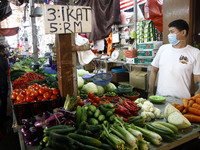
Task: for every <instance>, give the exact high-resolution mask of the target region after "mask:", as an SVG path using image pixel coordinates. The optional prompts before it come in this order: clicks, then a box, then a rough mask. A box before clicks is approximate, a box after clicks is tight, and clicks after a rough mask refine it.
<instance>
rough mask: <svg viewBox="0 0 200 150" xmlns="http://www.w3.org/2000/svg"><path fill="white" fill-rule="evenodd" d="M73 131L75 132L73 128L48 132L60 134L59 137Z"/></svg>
mask: <svg viewBox="0 0 200 150" xmlns="http://www.w3.org/2000/svg"><path fill="white" fill-rule="evenodd" d="M75 130H76V128H75V127H71V128H68V129H54V130H51V131H50V132H55V133H57V134H60V135H67V134H68V133H70V132H74V131H75Z"/></svg>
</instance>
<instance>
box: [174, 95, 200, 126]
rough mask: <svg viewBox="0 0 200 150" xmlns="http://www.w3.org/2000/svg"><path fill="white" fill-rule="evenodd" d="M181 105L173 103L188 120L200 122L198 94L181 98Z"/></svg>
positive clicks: (199, 99)
mask: <svg viewBox="0 0 200 150" xmlns="http://www.w3.org/2000/svg"><path fill="white" fill-rule="evenodd" d="M182 103H183V104H182V105H181V104H176V103H174V104H173V105H174V107H175V108H177V109H178V110H179V111H180V112H181V113H182V114H183V115H184V117H186V118H187V119H188V120H189V121H190V122H197V123H199V122H200V94H197V95H195V96H193V97H191V98H189V99H186V98H184V99H182Z"/></svg>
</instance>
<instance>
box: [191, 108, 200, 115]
mask: <svg viewBox="0 0 200 150" xmlns="http://www.w3.org/2000/svg"><path fill="white" fill-rule="evenodd" d="M188 110H189V112H191V113H193V114H195V115H200V110H198V109H196V108H193V107H190V108H189V109H188Z"/></svg>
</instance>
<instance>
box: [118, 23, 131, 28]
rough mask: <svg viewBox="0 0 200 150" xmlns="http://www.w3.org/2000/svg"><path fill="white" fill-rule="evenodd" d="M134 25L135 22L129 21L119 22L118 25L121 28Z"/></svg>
mask: <svg viewBox="0 0 200 150" xmlns="http://www.w3.org/2000/svg"><path fill="white" fill-rule="evenodd" d="M134 25H135V22H131V23H128V24H119V25H118V27H119V28H123V27H129V26H134Z"/></svg>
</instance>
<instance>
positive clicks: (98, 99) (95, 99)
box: [94, 96, 100, 104]
mask: <svg viewBox="0 0 200 150" xmlns="http://www.w3.org/2000/svg"><path fill="white" fill-rule="evenodd" d="M94 102H95V103H97V104H98V103H99V102H100V98H99V97H98V96H96V97H94Z"/></svg>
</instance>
